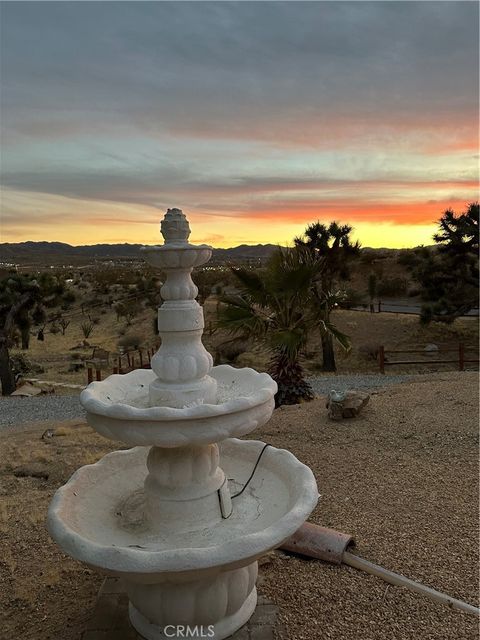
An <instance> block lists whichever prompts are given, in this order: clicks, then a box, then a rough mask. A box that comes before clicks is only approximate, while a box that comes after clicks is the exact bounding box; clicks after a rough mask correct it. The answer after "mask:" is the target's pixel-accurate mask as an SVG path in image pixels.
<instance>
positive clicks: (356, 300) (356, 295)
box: [339, 288, 365, 309]
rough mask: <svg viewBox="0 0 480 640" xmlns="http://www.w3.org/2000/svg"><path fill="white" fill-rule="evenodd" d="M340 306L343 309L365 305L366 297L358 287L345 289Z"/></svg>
mask: <svg viewBox="0 0 480 640" xmlns="http://www.w3.org/2000/svg"><path fill="white" fill-rule="evenodd" d="M339 306H340V307H341V308H342V309H351V308H352V307H362V306H365V297H364V296H363V295H362V294H361V293H360V292H359V291H357V290H356V289H351V288H348V289H345V295H344V297H343V299H342V301H341V302H340V305H339Z"/></svg>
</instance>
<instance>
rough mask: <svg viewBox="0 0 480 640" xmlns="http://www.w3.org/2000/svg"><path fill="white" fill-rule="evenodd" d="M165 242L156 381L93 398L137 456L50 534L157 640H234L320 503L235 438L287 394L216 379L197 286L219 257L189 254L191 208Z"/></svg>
mask: <svg viewBox="0 0 480 640" xmlns="http://www.w3.org/2000/svg"><path fill="white" fill-rule="evenodd" d="M161 232H162V235H163V237H164V239H165V243H164V244H163V245H162V246H153V247H144V255H145V258H146V260H147V261H148V262H149V263H150V264H152V265H153V266H155V267H158V268H159V269H162V270H163V271H164V272H165V273H166V274H167V278H166V282H165V284H164V285H163V286H162V289H161V295H162V298H163V300H164V302H163V304H162V305H161V307H160V308H159V310H158V327H159V331H160V336H161V339H162V344H161V347H160V349H159V351H158V352H157V353H156V355H155V356H154V358H153V359H152V370H145V369H139V370H136V371H132V372H130V373H127V374H125V375H112V376H110V377H109V378H107V379H106V380H105V381H103V382H92V383H91V384H90V385H89V386H88V387H87V389H85V390H84V391H83V392H82V394H81V398H80V399H81V403H82V405H83V407H84V408H85V410H86V412H87V420H88V423H89V424H90V425H91V426H92V427H93V428H94V429H95V430H96V431H97V432H98V433H101V434H102V435H104V436H106V437H107V438H111V439H112V440H119V441H121V442H123V443H125V444H127V445H131V446H133V448H132V449H128V450H123V451H115V452H113V453H109V454H108V455H106V456H105V457H104V458H102V459H101V460H100V461H99V462H97V463H96V464H93V465H87V466H85V467H82V468H81V469H79V470H78V471H77V472H76V473H75V474H74V475H73V476H72V477H71V479H70V480H69V481H68V482H67V484H66V485H64V486H63V487H61V488H60V489H59V490H58V491H57V493H56V494H55V496H54V498H53V500H52V503H51V505H50V509H49V514H48V526H49V530H50V533H51V535H52V537H53V538H54V539H55V540H56V541H57V542H58V544H59V545H60V546H61V547H62V549H63V550H64V551H65V552H66V553H68V554H69V555H71V556H73V557H74V558H76V559H77V560H80V561H82V562H84V563H86V564H87V565H89V566H91V567H94V568H96V569H98V570H100V571H102V572H104V573H106V574H110V575H115V576H119V577H120V578H121V579H122V580H123V581H124V584H125V590H126V592H127V594H128V598H129V600H130V605H129V612H130V620H131V622H132V624H133V626H134V627H135V628H136V629H137V631H138V632H139V633H140V634H141V635H142V636H144V637H145V638H147V639H149V640H159V639H161V638H166V637H167V635H166V633H165V632H164V629H165V628H166V627H167V625H168V629H169V633H168V637H171V629H172V627H171V625H174V626H175V625H189V626H190V627H193V626H195V625H198V626H201V627H202V628H205V626H208V627H209V630H210V631H209V635H211V631H212V630H214V634H215V635H214V638H216V639H217V640H221V638H226V637H227V636H229V635H231V634H232V633H234V632H235V631H236V630H237V629H239V628H240V627H241V626H242V625H243V624H245V622H246V621H247V620H248V619H249V617H250V616H251V615H252V613H253V611H254V609H255V605H256V600H257V592H256V588H255V582H256V577H257V559H258V558H259V557H260V556H261V555H263V554H264V553H265V552H266V551H268V550H269V549H272V548H274V547H277V546H279V545H280V544H281V543H282V542H283V541H284V540H286V539H287V538H288V537H289V536H290V535H291V534H293V533H294V532H295V531H296V530H297V529H298V527H299V526H300V525H301V524H302V523H303V522H304V521H305V519H306V518H307V517H308V515H309V514H310V512H311V511H312V509H313V508H314V506H315V504H316V502H317V499H318V492H317V486H316V483H315V478H314V476H313V474H312V472H311V471H310V469H309V468H308V467H306V466H305V465H303V464H302V463H300V462H299V461H298V460H297V459H296V458H295V457H294V456H293V455H292V454H291V453H289V452H288V451H285V450H283V449H276V448H274V447H268V448H266V449H265V448H264V443H263V442H258V441H254V440H247V441H245V440H238V439H236V438H235V437H233V436H244V435H245V434H247V433H249V432H250V431H253V429H255V428H256V427H258V426H261V425H263V424H265V422H267V420H269V418H270V416H271V414H272V411H273V408H274V395H275V393H276V390H277V385H276V383H275V382H274V381H273V380H272V379H271V378H270V376H268V375H267V374H265V373H257V372H256V371H254V370H253V369H247V368H245V369H234V368H232V367H230V366H226V365H221V366H217V367H212V364H213V362H212V357H211V355H210V354H209V353H208V352H207V351H206V350H205V348H204V346H203V344H202V341H201V337H202V333H203V326H204V321H203V309H202V308H201V306H200V305H199V304H198V303H197V302H196V301H195V297H196V295H197V293H198V289H197V287H196V286H195V285H194V283H193V282H192V279H191V277H190V274H191V271H192V269H193V268H194V267H198V266H199V265H202V264H204V263H205V262H207V261H208V260H209V259H210V257H211V253H212V250H211V247H208V246H206V245H200V246H195V245H191V244H189V243H188V236H189V235H190V229H189V225H188V221H187V219H186V218H185V216H184V215H183V213H182V212H181V211H180V210H179V209H169V210H168V211H167V213H166V215H165V217H164V219H163V220H162V223H161ZM259 458H260V459H259ZM257 463H258V466H257V467H256V464H257ZM252 471H255V472H254V474H253V476H252Z"/></svg>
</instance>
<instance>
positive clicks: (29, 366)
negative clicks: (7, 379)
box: [10, 353, 45, 375]
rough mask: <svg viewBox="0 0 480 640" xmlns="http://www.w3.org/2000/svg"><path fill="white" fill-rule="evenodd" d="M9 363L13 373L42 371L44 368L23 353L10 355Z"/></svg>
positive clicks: (22, 373)
mask: <svg viewBox="0 0 480 640" xmlns="http://www.w3.org/2000/svg"><path fill="white" fill-rule="evenodd" d="M10 365H11V367H12V370H13V373H14V374H15V375H17V374H21V375H24V374H26V373H34V374H37V373H44V371H45V369H44V368H43V367H42V366H41V365H39V364H38V363H36V362H32V361H31V360H30V359H29V358H27V357H26V356H25V355H24V354H23V353H17V354H15V355H12V356H10Z"/></svg>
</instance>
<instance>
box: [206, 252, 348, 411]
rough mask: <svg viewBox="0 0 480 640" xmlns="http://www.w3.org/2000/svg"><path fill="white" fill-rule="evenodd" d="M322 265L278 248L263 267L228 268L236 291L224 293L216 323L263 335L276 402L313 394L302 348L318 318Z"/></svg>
mask: <svg viewBox="0 0 480 640" xmlns="http://www.w3.org/2000/svg"><path fill="white" fill-rule="evenodd" d="M321 268H322V265H321V263H320V262H318V261H315V260H312V259H311V257H310V255H309V254H308V252H306V251H303V250H298V249H281V248H278V249H277V250H276V252H275V253H274V254H273V255H272V257H271V258H270V260H269V262H268V264H267V267H266V269H265V270H263V271H252V270H249V269H233V268H232V272H233V273H234V275H235V276H236V279H237V280H238V284H239V287H240V293H239V295H235V296H226V297H224V298H223V299H222V303H223V304H222V305H221V307H220V309H219V314H218V315H219V318H218V326H219V327H223V328H226V329H228V330H229V331H230V333H232V334H233V335H236V336H240V337H242V338H244V339H249V338H252V339H254V340H267V343H268V345H269V348H270V350H271V353H272V358H271V361H270V366H269V373H270V374H271V376H272V377H273V379H274V380H275V381H276V382H277V384H278V393H277V395H276V398H275V402H276V406H280V405H283V404H295V403H297V402H301V401H302V400H311V399H312V398H313V392H312V389H311V387H310V385H309V384H308V382H307V381H306V380H305V377H304V372H303V369H302V366H301V364H300V354H301V351H302V349H303V348H304V347H305V345H306V342H307V338H308V335H309V333H310V332H311V331H312V330H313V329H314V328H315V327H316V324H317V322H318V317H317V315H316V313H315V311H314V309H313V305H312V304H311V297H312V281H314V280H315V278H316V277H318V275H319V272H320V270H321ZM324 330H325V331H326V332H331V333H332V334H334V335H335V337H336V338H337V339H338V340H339V341H340V342H341V343H342V344H343V345H344V347H345V348H346V349H348V348H349V344H348V339H347V337H346V336H344V335H343V334H341V333H340V332H338V331H337V330H336V329H335V328H334V327H333V326H332V325H330V324H329V323H328V322H327V323H325V324H324Z"/></svg>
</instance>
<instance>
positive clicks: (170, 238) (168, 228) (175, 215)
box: [160, 208, 190, 244]
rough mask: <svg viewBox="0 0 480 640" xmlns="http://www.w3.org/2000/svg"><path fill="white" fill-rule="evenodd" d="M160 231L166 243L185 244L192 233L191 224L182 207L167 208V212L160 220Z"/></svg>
mask: <svg viewBox="0 0 480 640" xmlns="http://www.w3.org/2000/svg"><path fill="white" fill-rule="evenodd" d="M160 231H161V233H162V236H163V237H164V239H165V244H178V243H182V244H183V243H185V242H187V240H188V236H189V235H190V225H189V224H188V220H187V218H186V216H185V214H184V213H183V211H182V210H181V209H176V208H173V209H167V213H166V214H165V216H164V218H163V220H162V221H161V222H160Z"/></svg>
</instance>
